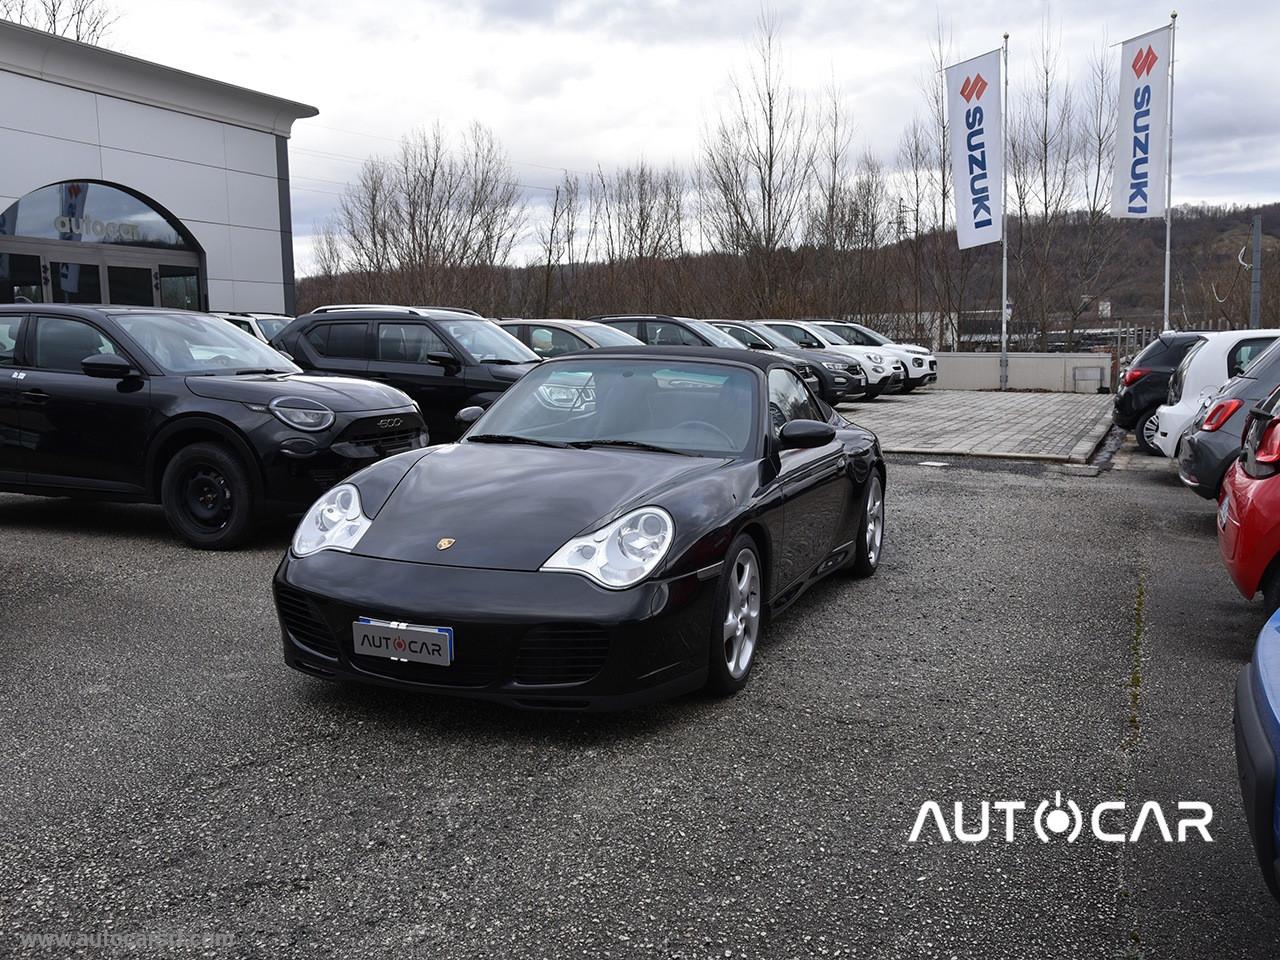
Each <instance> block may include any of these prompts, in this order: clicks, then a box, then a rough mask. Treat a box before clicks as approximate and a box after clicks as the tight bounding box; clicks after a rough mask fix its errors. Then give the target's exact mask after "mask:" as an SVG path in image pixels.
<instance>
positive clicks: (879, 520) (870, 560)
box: [843, 470, 884, 577]
mask: <svg viewBox="0 0 1280 960" xmlns="http://www.w3.org/2000/svg"><path fill="white" fill-rule="evenodd" d="M859 506H860V508H861V510H862V516H861V518H859V520H858V538H857V540H855V541H854V547H853V556H851V557H850V558H849V559H848V560H847V561H846V562H845V564H844V568H843V569H844V570H846V571H848V572H849V573H851V574H852V575H853V576H855V577H869V576H872V575H873V574H874V573H875V572H876V571H877V570H879V569H880V558H881V557H882V556H883V555H884V483H883V482H882V481H881V479H880V471H878V470H872V471H871V476H869V477H868V478H867V483H866V486H865V488H864V489H863V493H862V500H861V503H860V504H859Z"/></svg>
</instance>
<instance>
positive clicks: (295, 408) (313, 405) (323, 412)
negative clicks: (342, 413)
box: [267, 397, 336, 432]
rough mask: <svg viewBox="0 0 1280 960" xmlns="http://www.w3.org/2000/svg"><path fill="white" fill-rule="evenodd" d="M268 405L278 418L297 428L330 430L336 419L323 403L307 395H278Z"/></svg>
mask: <svg viewBox="0 0 1280 960" xmlns="http://www.w3.org/2000/svg"><path fill="white" fill-rule="evenodd" d="M267 407H268V409H270V410H271V412H272V413H273V414H275V418H276V419H277V420H279V421H280V422H281V423H283V424H285V425H286V426H290V427H293V428H294V429H295V430H307V431H311V432H315V431H318V430H328V429H329V428H330V427H331V426H333V421H334V420H335V419H336V417H335V416H334V413H333V411H332V410H330V409H329V408H328V407H326V406H325V405H324V404H323V403H319V402H317V401H315V400H308V399H307V398H306V397H276V399H274V400H272V401H271V403H269V404H268V405H267Z"/></svg>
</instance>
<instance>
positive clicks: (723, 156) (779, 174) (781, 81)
mask: <svg viewBox="0 0 1280 960" xmlns="http://www.w3.org/2000/svg"><path fill="white" fill-rule="evenodd" d="M813 156H814V146H813V140H812V137H811V135H810V129H809V119H808V112H807V109H806V104H805V98H804V96H803V94H802V93H801V92H799V91H797V90H795V89H794V88H792V87H791V86H789V85H788V83H787V80H786V76H785V71H784V69H783V64H782V54H781V50H780V49H779V42H778V26H777V23H776V22H775V21H774V20H773V19H772V18H771V17H770V16H769V15H768V14H767V13H766V14H761V16H760V19H759V20H758V21H757V25H756V37H755V41H754V46H753V50H752V59H751V62H750V64H749V66H748V70H747V75H746V76H745V77H740V76H735V77H734V78H732V80H731V104H730V106H729V108H728V109H727V110H726V111H725V112H724V113H722V114H721V116H720V117H719V119H718V121H717V122H716V124H715V126H714V128H713V129H712V130H711V131H710V132H709V133H708V134H707V135H706V136H705V138H704V143H703V150H702V157H703V177H702V182H703V184H704V186H705V188H706V190H707V194H706V196H705V198H704V203H703V206H702V211H703V216H704V217H705V218H706V220H705V223H704V228H705V230H706V235H707V238H708V240H709V242H710V244H711V246H712V248H713V249H715V250H717V251H721V252H724V253H730V254H735V255H737V256H739V257H741V258H742V259H743V262H744V264H745V266H746V268H747V274H748V282H749V284H750V295H751V300H752V308H753V310H754V311H755V312H756V313H757V315H764V316H767V315H769V314H770V313H772V312H777V311H778V310H779V309H780V308H783V307H784V306H785V303H786V298H787V295H788V293H789V291H788V289H787V288H788V284H787V283H786V279H788V278H786V277H785V276H784V270H785V269H786V267H787V266H788V263H789V260H788V258H787V257H785V256H784V255H783V251H784V250H785V249H786V248H788V247H794V246H795V245H796V241H797V239H798V236H799V233H800V229H801V226H802V224H803V217H804V212H805V207H806V203H807V200H808V191H809V177H810V173H811V170H812V163H813Z"/></svg>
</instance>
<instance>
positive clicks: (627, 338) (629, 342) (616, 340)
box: [570, 323, 644, 347]
mask: <svg viewBox="0 0 1280 960" xmlns="http://www.w3.org/2000/svg"><path fill="white" fill-rule="evenodd" d="M570 329H571V330H572V329H575V328H573V327H570ZM582 332H583V333H585V334H586V335H587V336H589V337H590V338H591V339H592V340H594V341H595V342H596V343H597V344H598V345H599V346H602V347H635V346H644V344H643V342H642V341H640V340H637V339H636V338H635V337H633V336H632V335H631V334H629V333H623V332H622V331H621V330H619V329H617V328H616V327H611V326H609V325H608V324H607V323H589V324H584V325H583V327H582Z"/></svg>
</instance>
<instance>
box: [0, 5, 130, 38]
mask: <svg viewBox="0 0 1280 960" xmlns="http://www.w3.org/2000/svg"><path fill="white" fill-rule="evenodd" d="M0 19H4V20H9V21H11V22H12V23H20V24H22V25H23V26H24V27H31V28H33V29H35V30H43V31H45V32H46V33H53V34H57V35H58V36H59V37H66V38H68V39H70V40H78V41H80V42H81V43H101V42H102V41H103V40H104V39H105V38H106V36H107V34H108V33H110V31H111V28H112V27H113V26H114V25H115V23H116V21H117V20H118V19H119V15H118V14H117V13H116V12H115V10H114V9H112V7H111V6H110V5H109V4H107V3H105V2H103V0H0Z"/></svg>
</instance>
